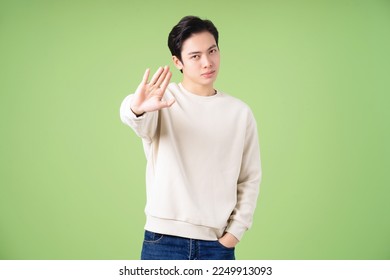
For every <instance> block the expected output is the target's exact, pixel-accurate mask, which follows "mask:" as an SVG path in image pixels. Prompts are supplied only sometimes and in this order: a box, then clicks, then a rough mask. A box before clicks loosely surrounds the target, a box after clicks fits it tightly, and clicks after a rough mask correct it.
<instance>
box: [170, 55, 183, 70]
mask: <svg viewBox="0 0 390 280" xmlns="http://www.w3.org/2000/svg"><path fill="white" fill-rule="evenodd" d="M172 60H173V64H174V65H175V67H176V68H177V69H178V70H182V69H183V63H182V62H181V61H180V59H179V58H178V57H177V56H175V55H174V56H172Z"/></svg>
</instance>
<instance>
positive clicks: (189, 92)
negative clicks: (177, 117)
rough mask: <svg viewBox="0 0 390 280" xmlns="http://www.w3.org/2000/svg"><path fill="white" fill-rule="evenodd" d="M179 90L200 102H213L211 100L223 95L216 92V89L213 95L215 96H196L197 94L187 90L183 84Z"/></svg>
mask: <svg viewBox="0 0 390 280" xmlns="http://www.w3.org/2000/svg"><path fill="white" fill-rule="evenodd" d="M179 88H180V89H181V90H182V91H183V92H184V93H185V94H186V95H188V96H190V97H192V98H196V99H198V100H211V99H214V98H216V97H219V96H220V95H221V94H220V92H219V91H218V90H216V89H215V94H213V95H208V96H203V95H198V94H195V93H193V92H191V91H189V90H186V89H185V88H184V86H183V85H182V84H181V83H179Z"/></svg>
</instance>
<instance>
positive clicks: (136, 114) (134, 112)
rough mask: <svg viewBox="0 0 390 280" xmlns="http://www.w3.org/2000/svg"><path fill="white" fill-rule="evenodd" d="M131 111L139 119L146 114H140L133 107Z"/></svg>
mask: <svg viewBox="0 0 390 280" xmlns="http://www.w3.org/2000/svg"><path fill="white" fill-rule="evenodd" d="M130 110H131V111H132V112H133V114H134V115H135V116H136V117H137V118H138V117H141V116H142V115H143V114H145V112H139V111H138V110H135V109H133V108H132V107H130Z"/></svg>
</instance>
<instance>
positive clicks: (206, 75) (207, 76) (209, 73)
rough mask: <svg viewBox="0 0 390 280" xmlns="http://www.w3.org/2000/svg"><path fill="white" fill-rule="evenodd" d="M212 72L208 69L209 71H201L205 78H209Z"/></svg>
mask: <svg viewBox="0 0 390 280" xmlns="http://www.w3.org/2000/svg"><path fill="white" fill-rule="evenodd" d="M214 73H215V71H209V72H206V73H203V74H202V76H203V77H205V78H210V77H212V76H213V75H214Z"/></svg>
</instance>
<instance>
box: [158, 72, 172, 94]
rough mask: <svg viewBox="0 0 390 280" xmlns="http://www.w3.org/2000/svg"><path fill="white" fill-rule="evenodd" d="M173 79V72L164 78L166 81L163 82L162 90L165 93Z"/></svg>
mask: <svg viewBox="0 0 390 280" xmlns="http://www.w3.org/2000/svg"><path fill="white" fill-rule="evenodd" d="M171 77H172V73H171V72H168V73H167V74H166V76H165V78H164V81H163V82H162V84H161V85H160V88H161V90H162V91H163V92H165V89H166V88H167V86H168V85H169V82H170V80H171Z"/></svg>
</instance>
